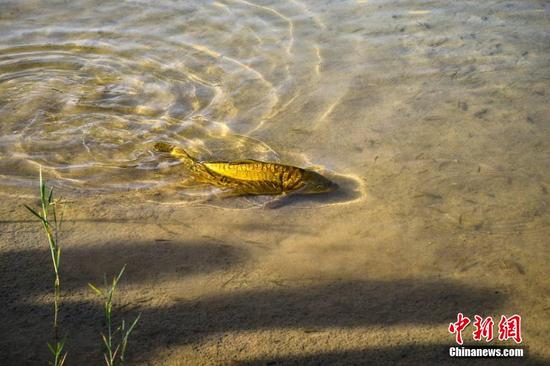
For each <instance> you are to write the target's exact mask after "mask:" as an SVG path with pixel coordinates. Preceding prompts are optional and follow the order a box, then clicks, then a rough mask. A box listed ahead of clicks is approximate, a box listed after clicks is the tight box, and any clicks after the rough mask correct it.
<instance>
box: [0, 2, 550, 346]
mask: <svg viewBox="0 0 550 366" xmlns="http://www.w3.org/2000/svg"><path fill="white" fill-rule="evenodd" d="M549 12H550V5H549V4H548V2H545V1H534V0H533V1H441V2H434V1H376V0H369V1H355V2H354V1H304V0H300V1H293V0H290V1H284V2H283V1H281V2H279V1H260V0H254V1H245V0H220V1H204V2H203V1H200V2H196V1H158V2H154V3H153V2H149V1H98V2H94V1H71V2H53V1H52V2H45V3H44V2H38V1H19V2H3V3H2V9H1V11H0V35H1V37H0V177H1V181H0V190H1V191H3V195H4V197H12V198H18V197H19V198H20V197H27V195H28V194H32V193H33V192H34V191H35V190H36V177H37V171H38V166H42V167H43V169H44V174H45V175H46V176H47V177H48V179H49V181H50V183H52V184H53V185H55V186H57V187H60V188H61V190H62V191H63V192H64V194H65V195H68V196H71V197H72V198H75V199H81V200H83V202H84V200H91V202H92V203H91V206H90V207H92V208H93V207H96V208H97V207H98V206H97V205H98V202H101V206H100V207H101V210H102V212H103V214H104V217H105V219H106V220H107V221H108V219H109V218H114V217H118V215H121V213H123V214H122V215H124V217H131V218H132V219H135V220H137V221H138V222H142V223H146V222H154V219H152V217H153V216H155V214H150V213H151V212H154V211H155V210H163V209H164V208H162V207H164V206H162V207H161V206H160V205H155V202H157V203H167V204H170V211H169V213H165V214H163V215H164V216H162V215H161V214H157V215H161V216H162V220H165V224H166V225H175V226H176V227H177V225H178V222H180V220H183V217H185V220H188V221H187V222H188V223H190V224H192V225H193V226H194V227H195V228H196V227H200V228H201V229H200V233H197V232H188V231H178V233H180V234H181V235H184V236H186V237H189V238H191V239H193V238H194V237H199V236H200V235H207V236H209V237H222V239H223V238H225V239H224V240H226V241H227V240H229V239H227V238H226V237H225V235H226V233H228V232H229V233H230V235H231V237H232V238H245V239H246V240H250V241H256V242H262V243H263V244H262V247H263V248H270V249H262V251H260V252H254V253H255V254H254V255H258V256H261V258H260V259H259V261H261V262H262V265H261V266H260V267H255V266H254V264H251V265H250V266H251V267H250V269H249V270H250V273H261V274H262V275H258V276H259V277H258V278H264V277H265V278H267V277H270V276H271V277H276V278H284V279H288V278H294V279H296V278H304V277H307V276H310V277H311V276H313V277H315V276H320V277H322V278H325V279H335V278H363V279H364V278H369V279H373V278H382V279H384V280H387V279H395V278H408V279H413V280H412V281H415V280H414V279H415V278H426V277H427V278H441V277H443V278H447V279H450V280H453V281H459V282H461V283H465V284H468V285H471V286H474V285H481V284H482V285H484V286H487V287H488V288H496V287H498V288H501V287H502V288H505V289H506V291H508V292H507V294H508V296H507V302H506V304H507V305H506V306H505V305H502V306H503V308H502V311H504V310H506V311H516V312H521V311H522V310H523V311H524V313H525V314H524V316H525V317H526V318H527V319H530V321H531V322H532V323H531V328H529V327H527V328H526V332H531V333H530V334H531V335H532V337H531V344H532V347H534V349H535V351H534V352H535V353H536V354H546V355H550V351H549V350H548V348H547V346H544V340H543V339H542V338H541V337H542V335H541V333H539V331H540V327H542V326H543V324H544V323H546V324H547V323H548V316H547V315H548V312H547V311H548V308H545V307H544V306H545V305H544V304H542V303H541V301H540V296H541V295H540V294H541V293H548V290H549V282H548V280H547V278H548V275H549V274H550V273H549V271H548V269H547V268H548V267H547V261H548V259H550V254H549V251H548V246H547V244H548V239H547V238H548V234H549V233H550V215H549V207H550V196H549V194H548V191H549V190H550V100H549V95H550V84H549V80H550V57H549V52H550V42H549V41H548V40H549V37H550V34H549V32H550V19H549ZM156 141H169V142H172V143H176V144H179V145H181V146H183V147H185V148H187V149H188V150H189V151H190V152H192V153H193V154H194V155H196V156H197V157H199V158H202V159H216V160H232V159H239V158H251V159H259V160H266V161H281V162H284V163H288V164H293V165H297V166H302V167H314V168H315V169H318V170H319V171H321V172H324V174H326V175H327V176H329V177H331V178H332V179H334V180H336V181H337V182H339V183H340V185H341V187H342V189H341V190H340V191H339V192H336V193H334V194H332V195H326V196H318V197H302V198H299V197H297V198H295V199H294V200H291V201H290V202H288V203H287V204H285V205H284V206H282V207H280V208H279V209H277V210H265V209H262V208H261V205H260V204H258V202H257V201H252V202H251V201H250V200H249V199H246V198H237V199H232V200H230V201H224V200H220V202H216V203H215V204H211V202H210V201H208V200H206V201H205V200H204V194H203V193H204V192H200V194H199V196H201V200H200V201H199V202H196V201H195V200H194V197H195V193H194V191H193V190H190V189H188V188H185V187H178V186H177V182H178V181H179V180H180V179H181V176H180V173H179V170H178V165H177V164H176V163H175V162H174V161H170V160H167V159H166V158H163V157H160V156H158V155H155V154H153V153H152V152H151V146H152V144H153V143H154V142H156ZM98 192H99V193H101V198H97V197H98V196H96V195H95V194H97V193H98ZM130 195H135V196H132V197H134V198H136V201H134V203H135V202H143V205H145V206H147V205H148V204H149V206H147V207H148V209H146V210H141V211H133V212H131V213H130V212H129V211H128V210H127V207H128V206H127V205H128V203H125V200H126V199H127V197H130ZM90 197H91V198H90ZM159 197H161V199H159ZM6 199H7V198H6ZM189 202H195V203H193V204H192V205H191V206H189V205H188V203H189ZM227 202H229V203H227ZM260 203H261V202H260ZM179 204H182V206H181V207H180V206H179ZM212 206H213V207H212ZM92 208H90V215H92V214H93V211H94V210H93V209H92ZM239 208H248V209H249V210H236V209H239ZM205 210H207V211H205ZM205 212H208V214H205ZM212 215H215V217H216V218H217V219H216V222H211V219H210V218H211V217H212ZM155 217H156V216H155ZM277 228H281V229H280V230H279V229H277ZM282 228H284V229H282ZM151 230H153V229H151ZM174 230H175V229H174ZM274 231H276V232H277V233H276V234H273V232H274ZM144 235H145V234H144ZM148 235H149V234H148ZM150 235H151V236H154V235H155V234H154V230H153V231H151V232H150ZM235 240H236V239H235ZM243 240H244V239H243ZM229 241H231V240H229ZM235 245H237V244H235ZM264 251H265V252H264ZM262 276H264V277H262ZM271 277H270V278H271ZM316 278H317V277H316ZM258 281H260V280H258ZM260 282H261V281H260ZM499 309H500V308H499ZM464 311H467V309H464ZM545 314H546V315H545ZM543 320H544V321H543ZM537 324H538V325H537ZM441 327H443V328H441ZM537 327H538V328H537ZM440 328H441V329H446V328H445V325H441V326H440Z"/></svg>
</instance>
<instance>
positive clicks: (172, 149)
mask: <svg viewBox="0 0 550 366" xmlns="http://www.w3.org/2000/svg"><path fill="white" fill-rule="evenodd" d="M153 148H154V149H155V151H158V152H165V153H170V155H172V156H173V157H175V158H177V159H181V160H182V161H184V162H187V163H189V164H195V163H196V162H197V160H196V159H195V158H193V157H192V156H191V155H189V154H188V153H187V151H185V150H183V149H182V148H181V147H177V146H174V145H171V144H168V143H166V142H157V143H156V144H155V145H154V146H153Z"/></svg>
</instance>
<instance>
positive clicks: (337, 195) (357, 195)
mask: <svg viewBox="0 0 550 366" xmlns="http://www.w3.org/2000/svg"><path fill="white" fill-rule="evenodd" d="M323 175H325V176H326V177H327V178H328V179H330V180H331V181H332V182H334V183H336V184H338V189H336V190H335V191H333V192H328V193H321V194H299V193H297V194H291V195H289V196H288V198H286V199H282V200H281V201H280V202H279V203H277V202H276V203H275V204H274V205H273V207H272V208H279V207H287V206H288V207H290V206H306V207H310V206H314V205H331V204H338V203H346V202H352V201H355V200H358V199H363V198H365V197H364V195H365V194H366V192H364V191H363V187H362V186H361V182H360V181H359V180H358V179H360V178H351V177H348V176H345V175H340V174H336V173H333V174H323Z"/></svg>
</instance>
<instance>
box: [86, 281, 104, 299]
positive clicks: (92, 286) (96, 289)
mask: <svg viewBox="0 0 550 366" xmlns="http://www.w3.org/2000/svg"><path fill="white" fill-rule="evenodd" d="M88 286H89V287H90V288H91V289H92V291H93V292H95V294H96V295H97V296H100V297H103V291H101V290H100V289H98V288H97V287H95V286H94V285H92V284H91V283H88Z"/></svg>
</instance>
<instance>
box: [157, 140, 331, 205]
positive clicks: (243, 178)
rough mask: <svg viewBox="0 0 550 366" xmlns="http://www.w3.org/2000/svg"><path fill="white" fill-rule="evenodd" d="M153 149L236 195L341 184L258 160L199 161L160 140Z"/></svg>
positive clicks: (323, 189)
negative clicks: (168, 155)
mask: <svg viewBox="0 0 550 366" xmlns="http://www.w3.org/2000/svg"><path fill="white" fill-rule="evenodd" d="M153 149H154V150H155V151H157V152H161V153H169V154H170V155H172V156H173V157H174V158H176V159H179V160H180V161H181V163H182V164H183V165H184V167H185V168H187V169H188V170H189V172H190V173H191V175H192V178H193V180H195V181H197V182H200V183H206V184H209V185H212V186H215V187H219V188H222V189H224V190H227V191H230V192H231V193H233V194H235V195H286V194H289V193H300V194H318V193H327V192H332V191H334V190H336V189H337V188H338V185H337V184H336V183H334V182H332V181H331V180H329V179H327V178H325V177H324V176H322V175H321V174H319V173H317V172H314V171H312V170H308V169H303V168H299V167H296V166H292V165H285V164H279V163H272V162H264V161H259V160H252V159H247V160H236V161H199V160H197V159H195V158H194V157H192V156H191V155H189V154H188V153H187V152H186V151H185V150H184V149H183V148H181V147H177V146H175V145H171V144H168V143H165V142H158V143H156V144H155V145H154V147H153Z"/></svg>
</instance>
